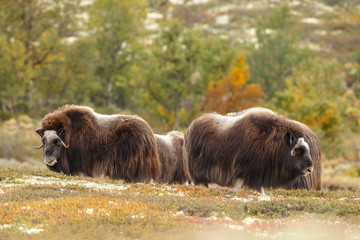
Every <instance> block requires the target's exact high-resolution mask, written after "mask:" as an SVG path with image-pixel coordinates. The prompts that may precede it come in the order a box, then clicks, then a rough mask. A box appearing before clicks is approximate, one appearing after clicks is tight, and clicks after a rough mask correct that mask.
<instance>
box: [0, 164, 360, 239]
mask: <svg viewBox="0 0 360 240" xmlns="http://www.w3.org/2000/svg"><path fill="white" fill-rule="evenodd" d="M266 194H267V195H266V196H262V195H260V194H258V193H256V192H252V191H240V192H238V193H234V192H232V191H231V189H228V188H221V187H216V186H212V187H211V188H205V187H202V186H192V185H188V186H184V185H160V184H124V183H123V182H122V181H113V180H110V179H98V178H95V179H94V178H81V177H71V176H66V175H62V174H56V173H52V172H49V171H41V170H37V171H34V170H26V169H0V239H60V238H61V239H64V238H65V239H119V238H121V239H159V238H167V239H196V240H197V239H219V238H223V239H227V238H229V239H230V238H231V239H234V238H235V239H248V238H249V237H251V238H253V239H268V238H271V239H286V238H288V237H291V238H292V237H293V234H295V233H296V234H299V235H300V236H304V234H305V235H306V236H307V238H310V239H315V238H314V236H318V237H319V236H327V237H329V236H331V237H333V238H332V239H358V238H356V236H358V234H360V229H359V224H360V203H359V202H360V193H359V192H358V191H349V190H347V191H329V192H314V191H299V190H297V191H285V190H276V191H270V190H268V191H267V192H266ZM309 231H311V234H310V235H309ZM334 236H336V238H334ZM316 239H319V238H316Z"/></svg>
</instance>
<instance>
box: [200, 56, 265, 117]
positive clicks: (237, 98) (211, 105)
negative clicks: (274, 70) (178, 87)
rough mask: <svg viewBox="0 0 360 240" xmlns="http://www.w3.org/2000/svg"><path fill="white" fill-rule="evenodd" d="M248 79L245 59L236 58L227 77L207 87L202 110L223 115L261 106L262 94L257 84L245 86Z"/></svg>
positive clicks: (241, 57)
mask: <svg viewBox="0 0 360 240" xmlns="http://www.w3.org/2000/svg"><path fill="white" fill-rule="evenodd" d="M248 78H249V67H248V66H247V65H246V64H245V57H244V56H238V57H237V59H236V62H235V64H234V67H233V70H232V72H231V74H230V75H229V76H226V77H225V78H224V79H222V80H220V81H218V82H214V81H212V82H210V84H209V85H208V93H207V96H206V99H205V103H204V110H206V111H216V112H218V113H222V114H225V113H228V112H233V111H239V110H241V109H244V108H249V107H253V106H256V105H261V103H262V101H261V97H262V96H263V92H262V91H261V88H260V86H259V85H258V84H246V82H247V80H248Z"/></svg>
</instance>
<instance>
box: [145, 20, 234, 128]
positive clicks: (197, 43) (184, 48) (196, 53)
mask: <svg viewBox="0 0 360 240" xmlns="http://www.w3.org/2000/svg"><path fill="white" fill-rule="evenodd" d="M214 39H215V38H214ZM214 39H210V38H209V39H205V38H204V33H203V32H201V31H197V30H191V29H186V28H185V26H184V24H183V23H182V22H180V21H177V20H169V21H166V22H164V23H163V24H162V25H161V30H160V35H159V36H158V37H157V38H156V39H154V44H153V48H152V56H150V59H149V61H148V62H147V67H148V70H149V72H148V75H147V80H146V87H145V88H144V89H143V93H142V98H143V102H142V103H141V104H142V105H143V106H144V105H146V106H147V108H148V110H149V111H150V113H151V114H152V115H153V116H157V117H159V118H160V119H163V121H164V125H165V128H166V129H169V128H170V127H175V128H178V127H180V126H182V123H185V124H188V122H189V119H190V118H192V117H193V115H194V114H196V113H198V111H199V109H200V108H201V106H202V103H201V101H202V100H203V94H204V90H205V89H206V87H204V86H207V84H208V83H209V81H210V80H209V79H210V76H212V75H213V74H214V73H215V72H222V71H223V70H222V69H221V68H226V69H227V67H224V66H223V65H224V62H229V59H230V58H231V57H223V56H232V55H233V51H230V49H229V46H226V45H225V42H220V41H217V46H218V47H219V48H215V45H213V44H212V41H213V40H214ZM215 41H216V40H215ZM210 46H211V47H210ZM220 47H223V48H222V51H224V52H227V53H226V54H225V53H223V54H222V55H219V56H216V57H215V53H216V52H220V51H221V50H220ZM215 49H216V50H215ZM208 51H213V54H211V53H209V52H208ZM207 57H209V58H213V59H214V63H213V65H211V64H210V62H211V61H210V59H206V58H207ZM222 57H223V58H222ZM217 58H219V59H217ZM220 58H221V59H220ZM202 60H205V61H204V62H203V61H202ZM210 66H213V67H214V69H210ZM218 74H219V73H218ZM185 124H184V125H185Z"/></svg>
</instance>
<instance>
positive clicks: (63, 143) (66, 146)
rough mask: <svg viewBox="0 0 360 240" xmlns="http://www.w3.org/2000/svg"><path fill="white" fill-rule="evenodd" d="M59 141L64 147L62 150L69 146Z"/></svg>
mask: <svg viewBox="0 0 360 240" xmlns="http://www.w3.org/2000/svg"><path fill="white" fill-rule="evenodd" d="M60 141H61V144H62V145H63V146H64V148H69V145H66V144H65V143H64V142H63V140H60Z"/></svg>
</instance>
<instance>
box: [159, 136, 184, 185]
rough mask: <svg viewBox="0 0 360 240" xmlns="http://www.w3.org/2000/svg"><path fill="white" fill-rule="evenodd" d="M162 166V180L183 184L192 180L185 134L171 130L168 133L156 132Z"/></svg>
mask: <svg viewBox="0 0 360 240" xmlns="http://www.w3.org/2000/svg"><path fill="white" fill-rule="evenodd" d="M155 139H156V144H157V147H158V153H159V159H160V162H161V166H162V174H161V182H163V183H178V184H183V183H185V182H189V181H190V177H189V170H188V164H187V158H186V155H185V147H184V134H183V133H181V132H179V131H171V132H169V133H167V134H166V135H158V134H155Z"/></svg>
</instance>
